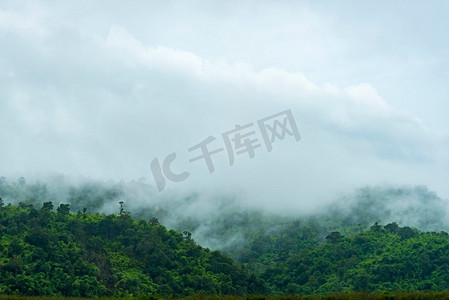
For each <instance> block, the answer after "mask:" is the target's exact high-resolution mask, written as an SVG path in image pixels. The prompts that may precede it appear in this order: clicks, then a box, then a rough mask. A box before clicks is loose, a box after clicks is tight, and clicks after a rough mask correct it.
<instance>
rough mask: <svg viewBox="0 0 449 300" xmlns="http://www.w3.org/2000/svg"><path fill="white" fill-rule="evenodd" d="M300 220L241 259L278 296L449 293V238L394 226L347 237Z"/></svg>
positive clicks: (252, 245)
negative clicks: (327, 231)
mask: <svg viewBox="0 0 449 300" xmlns="http://www.w3.org/2000/svg"><path fill="white" fill-rule="evenodd" d="M319 232H320V228H319V227H318V226H316V225H315V226H314V225H313V224H305V225H301V224H300V223H299V222H297V223H296V224H293V225H292V226H290V227H289V228H287V229H285V230H283V231H281V232H279V233H278V234H277V235H264V234H260V235H258V236H255V237H254V238H253V240H252V241H251V242H249V247H248V248H247V249H243V250H242V251H241V252H240V256H239V257H238V259H239V260H240V261H243V262H246V263H247V264H248V265H249V266H251V267H252V268H255V269H256V270H257V273H258V274H259V276H260V278H262V279H263V280H264V282H266V283H267V284H268V285H269V287H270V290H271V292H272V293H275V294H303V295H304V294H306V295H307V294H329V293H334V292H349V291H366V292H372V291H443V290H449V236H448V234H447V233H446V232H440V233H436V232H419V231H418V230H416V229H413V228H410V227H399V226H398V225H397V224H396V223H390V224H388V225H386V226H381V225H378V224H377V223H376V224H374V225H373V226H372V227H371V228H370V229H369V230H368V231H361V232H354V233H353V234H351V235H349V236H346V237H345V236H343V235H342V234H341V233H340V232H331V233H330V234H329V235H327V236H326V237H325V241H324V242H322V241H321V239H320V237H319Z"/></svg>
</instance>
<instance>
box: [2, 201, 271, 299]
mask: <svg viewBox="0 0 449 300" xmlns="http://www.w3.org/2000/svg"><path fill="white" fill-rule="evenodd" d="M0 292H1V293H6V294H14V293H17V294H22V295H61V296H88V297H92V296H103V295H118V296H124V295H138V294H157V295H178V296H181V295H188V294H191V293H193V292H203V293H205V294H248V293H257V292H263V290H262V289H260V286H259V284H258V283H257V281H256V280H255V278H254V276H250V275H248V273H247V272H246V271H245V269H244V268H243V267H242V266H240V265H237V264H235V263H233V261H232V260H231V259H230V258H228V257H225V256H224V255H222V254H221V253H220V252H218V251H210V250H209V249H204V248H202V247H200V246H198V245H196V244H195V242H194V241H193V240H192V239H191V235H190V233H189V232H185V233H184V234H180V233H177V232H175V231H173V230H170V231H168V230H167V229H165V227H163V226H161V225H159V223H158V221H157V220H156V219H151V220H149V221H148V222H146V221H135V220H133V219H132V218H131V217H130V216H129V215H128V214H127V213H126V212H125V211H124V210H123V208H121V210H120V215H118V216H116V215H107V216H106V215H100V214H87V213H82V212H78V213H76V214H70V213H69V205H65V204H61V205H60V206H59V207H58V208H57V210H56V212H55V211H54V209H53V204H52V203H51V202H46V203H44V205H43V206H42V208H40V209H35V208H34V207H32V206H30V205H26V204H23V203H21V204H20V205H18V206H13V205H7V206H4V205H3V203H0Z"/></svg>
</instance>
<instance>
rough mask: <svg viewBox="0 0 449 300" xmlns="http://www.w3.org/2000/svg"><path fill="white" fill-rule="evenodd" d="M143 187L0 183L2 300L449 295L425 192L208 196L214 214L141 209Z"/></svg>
mask: <svg viewBox="0 0 449 300" xmlns="http://www.w3.org/2000/svg"><path fill="white" fill-rule="evenodd" d="M143 191H146V192H149V194H150V195H151V188H150V187H149V186H148V185H145V184H143V183H141V182H132V183H127V184H123V183H120V184H116V183H102V184H99V183H95V182H91V183H81V184H77V185H74V184H68V183H66V182H60V184H59V185H55V184H46V183H39V182H34V183H31V184H30V183H26V181H25V179H23V178H21V179H19V180H18V181H17V182H7V181H6V180H5V179H1V180H0V197H3V200H2V201H1V204H0V206H1V207H0V294H20V295H61V296H88V297H92V296H108V295H114V296H125V295H140V294H147V295H160V296H186V295H191V294H197V293H204V294H210V295H248V294H267V295H268V294H269V295H284V294H329V293H334V292H351V291H364V292H379V291H392V292H393V291H443V290H448V289H449V285H448V282H449V237H448V234H447V233H446V232H445V230H447V220H446V219H445V218H446V211H445V205H446V203H445V201H444V200H443V199H440V198H439V197H438V196H437V195H435V194H434V193H432V192H429V191H427V189H426V188H424V187H414V188H392V187H386V188H382V187H376V188H364V189H360V190H358V191H356V192H355V193H354V194H353V195H349V196H347V197H344V198H342V199H339V201H336V202H334V203H333V204H331V205H330V206H328V207H325V208H323V209H321V210H319V211H318V212H315V213H312V214H298V215H296V216H295V214H294V213H291V214H277V215H276V214H273V213H269V212H266V211H262V210H248V209H246V210H245V209H241V208H240V207H238V206H237V205H236V204H235V203H233V202H232V199H231V200H230V201H229V202H225V201H223V200H221V199H211V200H210V201H216V204H217V207H216V208H215V210H214V209H209V210H203V211H201V212H202V213H200V214H193V213H192V210H189V209H188V208H189V206H194V207H198V206H199V202H198V201H199V200H198V199H199V198H198V197H197V196H195V195H192V196H191V197H187V198H183V199H173V201H171V199H164V201H165V202H164V201H157V200H155V201H154V202H151V201H149V202H148V203H144V202H143V199H142V198H141V197H142V195H143V194H144V193H143ZM133 197H134V198H133ZM133 199H135V200H134V201H133ZM64 201H66V202H68V203H67V204H66V203H64ZM123 201H125V202H123ZM407 201H408V202H410V201H412V202H413V203H414V205H413V206H404V205H403V203H405V202H407ZM136 203H139V204H138V205H136ZM395 220H397V223H396V222H395ZM167 224H168V226H167ZM381 224H383V225H385V224H387V225H385V226H383V225H381ZM408 224H409V225H413V226H407V225H408ZM165 226H167V227H168V229H167V228H166V227H165ZM416 227H418V228H416ZM429 229H430V231H429ZM205 246H206V247H209V248H211V249H212V250H209V249H208V248H204V247H205ZM217 250H221V252H219V251H217Z"/></svg>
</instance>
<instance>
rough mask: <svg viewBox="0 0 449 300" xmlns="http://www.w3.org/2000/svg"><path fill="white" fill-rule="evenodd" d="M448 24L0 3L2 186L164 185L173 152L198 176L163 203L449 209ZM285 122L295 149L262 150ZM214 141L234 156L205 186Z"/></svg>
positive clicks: (367, 10)
mask: <svg viewBox="0 0 449 300" xmlns="http://www.w3.org/2000/svg"><path fill="white" fill-rule="evenodd" d="M448 15H449V3H448V2H447V1H389V2H382V1H380V2H379V1H363V2H361V1H288V0H285V1H268V0H257V1H126V2H123V1H8V0H4V1H1V2H0V140H1V141H2V143H1V146H0V176H5V177H7V178H8V179H11V180H13V179H15V178H18V177H20V176H24V177H26V178H33V177H34V178H39V177H40V176H44V174H55V173H58V174H65V175H67V176H82V177H85V178H92V179H104V180H109V179H112V180H133V179H135V180H138V179H140V178H144V179H145V181H146V182H148V183H149V184H152V185H155V186H156V182H155V177H154V174H153V172H152V169H151V162H152V161H153V160H154V159H157V160H158V161H159V164H160V165H162V164H163V161H164V159H165V158H166V157H168V156H169V155H170V154H172V153H175V154H176V159H174V160H173V162H172V164H171V165H170V168H171V171H172V172H173V173H176V174H180V173H183V172H188V173H189V176H188V177H187V178H185V179H184V180H181V181H179V182H173V181H172V180H169V179H166V185H165V186H164V188H163V189H162V190H161V191H160V192H158V193H156V195H158V197H166V198H170V197H171V196H172V195H177V196H179V195H188V194H190V193H199V194H206V195H210V196H211V197H213V196H214V195H221V196H223V195H228V196H229V197H233V198H238V199H240V200H239V201H241V203H242V204H245V205H249V206H258V207H267V208H270V209H273V210H276V209H285V210H289V209H292V208H295V209H299V210H309V209H314V208H316V207H318V205H319V204H322V203H327V202H328V201H331V200H333V199H335V198H336V197H337V196H338V195H340V194H344V193H347V192H348V191H351V190H353V189H355V188H358V187H361V186H366V185H385V184H389V185H425V186H427V187H428V188H429V189H430V190H432V191H435V192H436V193H437V194H438V195H440V196H441V197H443V198H449V185H448V184H447V178H449V151H448V149H449V120H448V118H447V114H448V111H449V85H448V84H447V79H448V78H449V59H448V58H449V57H448V56H449V39H448V38H447V30H448V29H449V18H447V16H448ZM287 110H290V111H291V112H292V116H293V117H294V120H295V122H296V126H297V128H298V132H299V134H300V136H301V139H300V140H299V141H297V140H295V138H294V136H290V135H288V134H286V135H285V136H284V139H278V140H276V141H275V142H274V143H273V149H272V151H268V150H267V148H266V147H265V146H264V144H263V137H262V135H261V131H260V128H259V127H258V126H257V125H258V123H257V121H259V120H262V119H264V118H267V117H270V116H273V115H275V114H277V113H280V112H284V111H287ZM281 121H282V120H281ZM248 124H252V125H251V126H250V127H248V128H251V129H253V131H254V132H253V135H252V138H255V139H257V140H258V141H259V142H260V144H261V146H260V147H258V148H255V149H254V156H252V157H251V156H250V155H249V153H240V154H236V153H235V161H234V163H233V164H232V165H230V162H229V157H228V154H227V149H225V144H224V141H223V137H222V134H223V133H225V132H228V131H231V130H233V129H234V128H236V127H235V126H236V125H240V126H244V125H248ZM278 129H279V130H280V131H281V127H279V128H278ZM247 132H248V131H247ZM209 136H210V137H213V138H215V139H214V140H213V142H211V143H210V144H209V148H210V150H214V149H218V148H220V147H221V148H224V150H223V151H221V152H220V153H217V154H214V155H212V156H211V160H212V162H213V165H214V172H212V173H211V172H209V170H208V167H207V165H206V162H205V160H204V159H199V160H197V161H192V162H189V160H190V159H192V158H194V157H196V156H199V155H200V154H201V153H200V152H199V150H198V149H197V150H196V151H190V152H189V151H188V149H190V148H192V147H194V146H195V145H198V144H199V143H201V142H202V141H204V140H206V138H208V137H209ZM231 152H232V151H231Z"/></svg>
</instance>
